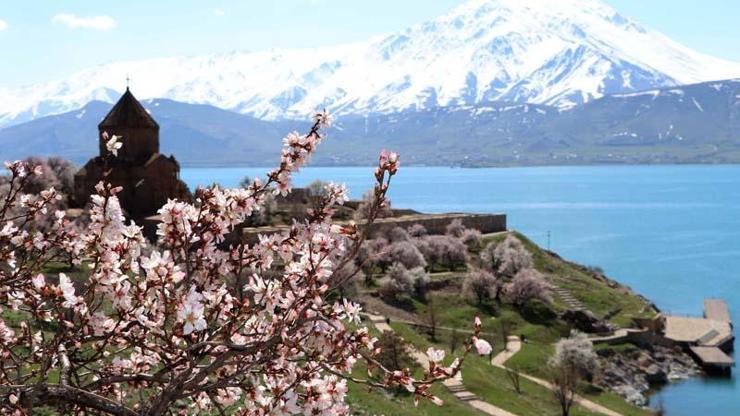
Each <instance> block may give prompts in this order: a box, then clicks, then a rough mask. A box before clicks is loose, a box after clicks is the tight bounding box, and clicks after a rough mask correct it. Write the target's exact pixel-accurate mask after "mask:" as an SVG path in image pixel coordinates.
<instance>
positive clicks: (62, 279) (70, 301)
mask: <svg viewBox="0 0 740 416" xmlns="http://www.w3.org/2000/svg"><path fill="white" fill-rule="evenodd" d="M59 289H60V290H61V291H62V296H63V297H64V303H62V306H64V307H65V308H72V307H74V306H75V305H76V304H77V302H78V301H79V299H78V298H77V296H75V287H74V285H73V284H72V281H71V280H69V278H68V277H67V275H66V274H64V273H59Z"/></svg>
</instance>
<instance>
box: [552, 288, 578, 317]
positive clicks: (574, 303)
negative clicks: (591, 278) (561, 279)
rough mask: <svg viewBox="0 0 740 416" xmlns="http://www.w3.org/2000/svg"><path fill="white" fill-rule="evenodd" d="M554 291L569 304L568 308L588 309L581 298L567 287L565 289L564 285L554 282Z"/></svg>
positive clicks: (576, 309) (575, 309)
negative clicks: (577, 297)
mask: <svg viewBox="0 0 740 416" xmlns="http://www.w3.org/2000/svg"><path fill="white" fill-rule="evenodd" d="M552 291H553V293H555V294H556V295H558V297H559V298H560V299H562V300H563V302H565V305H566V306H568V309H572V310H574V311H583V310H586V306H585V305H584V304H583V303H581V301H580V300H578V299H576V298H575V297H573V295H572V294H571V293H570V292H569V291H568V290H567V289H563V288H562V287H560V286H556V285H554V284H553V285H552Z"/></svg>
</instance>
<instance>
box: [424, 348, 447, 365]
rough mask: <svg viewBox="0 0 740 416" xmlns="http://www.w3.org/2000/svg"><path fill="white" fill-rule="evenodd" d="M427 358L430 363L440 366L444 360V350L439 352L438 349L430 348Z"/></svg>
mask: <svg viewBox="0 0 740 416" xmlns="http://www.w3.org/2000/svg"><path fill="white" fill-rule="evenodd" d="M427 357H428V358H429V361H431V362H433V363H435V364H438V363H440V362H442V360H444V358H445V352H444V350H438V349H435V348H434V347H429V348H428V349H427Z"/></svg>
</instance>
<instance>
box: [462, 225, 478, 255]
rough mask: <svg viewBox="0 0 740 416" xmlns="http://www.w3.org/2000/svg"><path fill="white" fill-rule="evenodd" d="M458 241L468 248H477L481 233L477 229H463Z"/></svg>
mask: <svg viewBox="0 0 740 416" xmlns="http://www.w3.org/2000/svg"><path fill="white" fill-rule="evenodd" d="M460 241H462V242H463V244H465V245H466V246H467V247H468V250H478V249H480V245H481V242H482V241H483V235H482V234H481V233H480V231H478V230H474V229H472V228H468V229H466V230H465V231H463V233H462V236H460Z"/></svg>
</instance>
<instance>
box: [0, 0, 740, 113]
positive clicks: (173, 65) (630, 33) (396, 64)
mask: <svg viewBox="0 0 740 416" xmlns="http://www.w3.org/2000/svg"><path fill="white" fill-rule="evenodd" d="M126 74H131V75H132V76H133V77H134V80H135V82H134V89H135V91H136V93H137V96H139V97H141V98H169V99H172V100H176V101H182V102H188V103H205V104H211V105H214V106H217V107H220V108H223V109H228V110H233V111H237V112H240V113H244V114H250V115H254V116H256V117H260V118H265V119H279V118H296V117H299V118H303V117H304V116H305V115H306V114H308V113H310V112H311V111H313V110H314V109H316V108H321V107H326V108H327V109H329V110H330V111H333V112H334V113H338V114H340V115H342V114H369V113H378V112H381V113H388V112H395V111H400V110H404V109H422V108H430V107H435V106H448V105H474V104H480V103H485V102H491V101H510V102H518V103H537V104H547V105H554V106H558V107H561V108H568V107H572V106H576V105H579V104H582V103H585V102H587V101H590V100H592V99H594V98H598V97H601V96H603V95H607V94H615V93H623V94H624V93H631V92H635V91H640V90H645V89H650V88H660V87H669V86H675V85H681V84H689V83H695V82H702V81H709V80H719V79H727V78H734V77H738V76H740V64H738V63H733V62H727V61H723V60H720V59H717V58H713V57H709V56H706V55H703V54H700V53H698V52H695V51H693V50H691V49H689V48H686V47H684V46H682V45H680V44H678V43H676V42H674V41H672V40H670V39H669V38H667V37H666V36H664V35H662V34H660V33H658V32H655V31H653V30H651V29H649V28H646V27H643V26H641V25H640V24H638V23H637V22H635V21H633V20H631V19H630V18H628V17H625V16H623V15H621V14H620V13H619V12H617V11H616V10H614V9H613V8H611V7H610V6H608V5H606V4H604V3H603V2H600V1H597V0H559V1H558V2H557V3H555V2H552V1H551V0H469V1H468V2H466V3H463V4H461V5H459V6H458V7H456V8H454V9H453V10H451V11H450V12H449V13H448V14H446V15H444V16H441V17H439V18H437V19H434V20H431V21H428V22H425V23H421V24H418V25H414V26H412V27H409V28H407V29H405V30H402V31H399V32H397V33H394V34H391V35H388V36H380V37H375V38H373V39H370V40H368V41H366V42H360V43H356V44H351V45H340V46H336V47H329V48H321V49H310V50H295V49H294V50H271V51H264V52H252V53H248V52H234V53H228V54H218V55H209V56H199V57H175V58H162V59H150V60H145V61H132V62H119V63H112V64H107V65H101V66H98V67H94V68H90V69H87V70H84V71H81V72H79V73H77V74H73V75H71V76H70V77H68V78H65V79H63V80H59V81H54V82H46V83H40V84H36V85H30V86H26V87H22V88H17V89H2V88H0V126H2V125H8V124H11V123H18V122H22V121H25V120H29V119H33V118H36V117H39V116H43V115H47V114H55V113H59V112H64V111H70V110H73V109H76V108H80V107H82V106H84V105H85V104H86V103H87V102H89V101H91V100H94V99H97V100H104V101H114V100H115V99H116V98H117V96H118V95H119V92H120V90H121V89H122V85H121V84H122V80H123V79H125V76H126Z"/></svg>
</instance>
